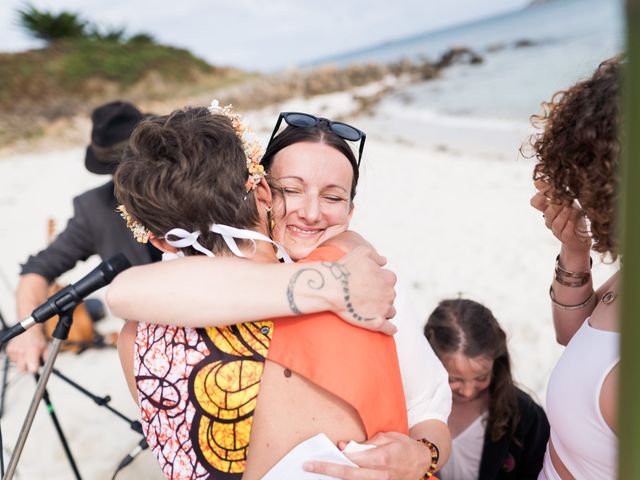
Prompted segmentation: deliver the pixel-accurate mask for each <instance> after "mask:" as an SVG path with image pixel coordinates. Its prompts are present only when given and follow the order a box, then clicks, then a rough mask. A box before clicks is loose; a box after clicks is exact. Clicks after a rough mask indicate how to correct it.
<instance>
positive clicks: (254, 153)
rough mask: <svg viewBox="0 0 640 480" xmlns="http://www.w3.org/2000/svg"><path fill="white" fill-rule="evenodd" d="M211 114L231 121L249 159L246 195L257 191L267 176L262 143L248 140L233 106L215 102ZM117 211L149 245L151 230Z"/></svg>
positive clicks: (129, 227)
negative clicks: (262, 163) (262, 159)
mask: <svg viewBox="0 0 640 480" xmlns="http://www.w3.org/2000/svg"><path fill="white" fill-rule="evenodd" d="M209 113H211V114H212V115H224V116H225V117H227V118H229V119H230V120H231V124H232V125H233V129H234V130H235V132H236V135H237V136H238V138H240V140H241V141H242V148H243V150H244V153H245V155H246V157H247V170H248V171H249V177H248V178H247V181H246V182H245V188H246V193H249V192H251V191H252V190H255V189H256V187H257V186H258V184H259V183H260V180H261V179H262V177H264V176H265V175H266V173H265V171H264V167H263V166H262V165H260V159H261V158H262V154H263V152H262V147H261V146H260V143H259V142H258V141H257V140H255V139H251V140H248V139H247V138H246V136H245V133H249V132H250V130H249V129H248V128H247V127H246V126H245V125H244V124H243V123H242V116H241V115H240V114H238V113H235V112H234V111H233V106H232V105H227V106H225V107H221V106H220V104H219V102H218V100H213V101H212V102H211V105H210V106H209ZM245 198H246V197H245ZM116 210H117V211H118V212H120V216H121V217H122V218H124V220H125V221H126V222H127V228H128V229H129V230H131V231H132V232H133V237H134V238H135V239H136V240H137V241H138V242H139V243H147V242H148V241H149V236H150V235H151V232H150V231H149V229H148V228H147V227H145V226H144V225H142V224H141V223H140V222H138V221H137V220H135V219H134V218H133V217H132V216H131V214H130V213H129V212H127V209H126V208H125V206H124V205H120V206H118V208H116Z"/></svg>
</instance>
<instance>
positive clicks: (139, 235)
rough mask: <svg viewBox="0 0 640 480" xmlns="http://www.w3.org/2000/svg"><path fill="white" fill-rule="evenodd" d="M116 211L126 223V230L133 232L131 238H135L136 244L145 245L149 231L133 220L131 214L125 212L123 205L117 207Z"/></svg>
mask: <svg viewBox="0 0 640 480" xmlns="http://www.w3.org/2000/svg"><path fill="white" fill-rule="evenodd" d="M116 210H117V211H118V212H120V216H121V217H122V218H124V220H125V221H126V222H127V228H128V229H129V230H131V232H133V238H135V239H136V240H137V241H138V243H147V242H148V241H149V236H150V235H151V232H150V231H149V229H148V228H147V227H145V226H144V225H142V224H141V223H140V222H138V221H137V220H135V219H134V218H133V217H132V216H131V214H129V212H127V209H126V208H125V207H124V205H119V206H118V208H116Z"/></svg>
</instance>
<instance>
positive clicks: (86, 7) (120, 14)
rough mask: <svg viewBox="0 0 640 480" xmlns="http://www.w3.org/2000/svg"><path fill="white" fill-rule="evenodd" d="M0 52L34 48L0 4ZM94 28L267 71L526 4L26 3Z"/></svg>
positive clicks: (10, 2)
mask: <svg viewBox="0 0 640 480" xmlns="http://www.w3.org/2000/svg"><path fill="white" fill-rule="evenodd" d="M1 3H2V5H1V6H0V50H3V51H16V50H24V49H27V48H33V47H37V46H38V45H39V44H38V42H36V41H34V40H32V39H30V38H29V37H28V36H27V35H26V34H25V33H24V32H23V31H22V29H21V28H20V27H19V26H17V20H16V10H17V9H18V8H19V7H20V6H22V5H24V4H25V3H26V2H25V0H1ZM31 3H32V4H33V5H35V6H36V7H37V8H40V9H46V10H51V11H54V12H59V11H61V10H69V11H72V12H77V13H79V14H80V15H81V16H82V17H83V18H85V19H87V20H91V21H93V22H95V23H97V24H99V25H103V26H112V27H119V26H124V27H126V28H127V32H129V33H136V32H142V31H144V32H149V33H151V34H152V35H153V36H154V37H155V38H156V39H157V40H159V41H160V42H162V43H167V44H171V45H176V46H182V47H186V48H188V49H190V50H191V51H192V52H194V53H195V54H196V55H199V56H201V57H203V58H204V59H206V60H207V61H209V62H211V63H214V64H225V65H235V66H239V67H242V68H246V69H256V70H263V69H274V68H281V67H287V66H293V65H295V64H299V63H305V62H310V61H313V60H315V59H318V58H322V57H326V56H330V55H334V54H338V53H343V52H347V51H351V50H354V49H358V48H362V47H368V46H371V45H374V44H377V43H380V42H384V41H388V40H394V39H399V38H403V37H406V36H410V35H415V34H419V33H423V32H426V31H430V30H437V29H440V28H443V27H446V26H449V25H454V24H460V23H465V22H468V21H472V20H475V19H480V18H483V17H488V16H493V15H496V14H500V13H504V12H508V11H511V10H515V9H518V8H522V7H523V6H524V5H526V4H528V3H530V0H444V1H443V0H385V1H381V0H153V1H150V0H33V1H32V2H31Z"/></svg>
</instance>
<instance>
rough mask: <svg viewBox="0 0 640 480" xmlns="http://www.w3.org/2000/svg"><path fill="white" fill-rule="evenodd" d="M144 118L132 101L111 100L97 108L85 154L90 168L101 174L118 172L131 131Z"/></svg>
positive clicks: (85, 160)
mask: <svg viewBox="0 0 640 480" xmlns="http://www.w3.org/2000/svg"><path fill="white" fill-rule="evenodd" d="M145 117H146V115H144V114H143V113H142V112H140V110H138V109H137V108H136V107H135V106H134V105H133V104H131V103H129V102H122V101H116V102H109V103H106V104H104V105H101V106H99V107H98V108H96V109H95V110H94V111H93V113H92V114H91V121H92V123H93V126H92V129H91V144H90V145H89V146H88V147H87V153H86V155H85V157H84V165H85V167H86V168H87V170H89V171H90V172H92V173H98V174H101V175H104V174H113V173H115V171H116V168H118V164H119V163H120V160H121V158H122V153H123V152H124V148H125V147H126V145H127V142H128V141H129V137H130V136H131V133H132V132H133V130H134V129H135V128H136V126H137V125H138V123H140V120H142V119H143V118H145Z"/></svg>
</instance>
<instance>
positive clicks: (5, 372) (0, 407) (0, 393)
mask: <svg viewBox="0 0 640 480" xmlns="http://www.w3.org/2000/svg"><path fill="white" fill-rule="evenodd" d="M0 325H2V328H3V329H6V328H8V325H7V322H6V321H5V319H4V316H3V315H2V312H1V311H0ZM5 350H6V345H4V344H3V345H2V347H1V350H0V351H1V352H5ZM8 381H9V357H7V354H6V352H5V355H4V358H3V359H2V380H1V384H0V389H1V390H0V418H2V415H3V414H4V400H5V396H6V393H7V383H8Z"/></svg>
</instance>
